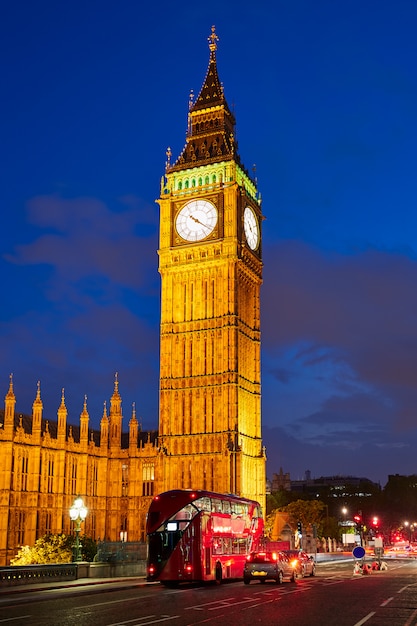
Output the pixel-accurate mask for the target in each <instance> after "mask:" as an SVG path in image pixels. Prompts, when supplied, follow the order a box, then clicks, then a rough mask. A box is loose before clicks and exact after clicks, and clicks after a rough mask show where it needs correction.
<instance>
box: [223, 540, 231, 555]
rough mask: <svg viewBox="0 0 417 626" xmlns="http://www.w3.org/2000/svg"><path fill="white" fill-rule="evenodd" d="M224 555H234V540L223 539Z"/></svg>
mask: <svg viewBox="0 0 417 626" xmlns="http://www.w3.org/2000/svg"><path fill="white" fill-rule="evenodd" d="M223 554H232V540H231V539H230V537H224V538H223Z"/></svg>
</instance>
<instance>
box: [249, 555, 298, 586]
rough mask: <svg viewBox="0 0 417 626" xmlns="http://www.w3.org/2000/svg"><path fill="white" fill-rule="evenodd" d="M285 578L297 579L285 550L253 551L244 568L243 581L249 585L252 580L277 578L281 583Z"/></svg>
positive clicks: (261, 580)
mask: <svg viewBox="0 0 417 626" xmlns="http://www.w3.org/2000/svg"><path fill="white" fill-rule="evenodd" d="M284 579H287V580H290V581H292V582H294V581H295V572H294V570H293V568H292V567H291V563H290V561H289V558H288V556H286V555H285V554H284V553H283V552H278V551H274V552H268V551H263V552H251V553H250V555H249V556H248V557H247V559H246V563H245V568H244V570H243V582H244V583H245V585H249V583H250V581H251V580H259V582H261V583H264V582H265V581H266V580H275V582H277V583H278V584H281V583H282V582H283V580H284Z"/></svg>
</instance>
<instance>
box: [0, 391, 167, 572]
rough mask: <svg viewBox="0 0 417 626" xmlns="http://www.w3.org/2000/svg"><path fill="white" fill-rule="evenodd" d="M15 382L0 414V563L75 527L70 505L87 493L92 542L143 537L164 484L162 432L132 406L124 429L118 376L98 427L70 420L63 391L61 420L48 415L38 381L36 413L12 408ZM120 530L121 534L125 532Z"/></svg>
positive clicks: (86, 527) (84, 418)
mask: <svg viewBox="0 0 417 626" xmlns="http://www.w3.org/2000/svg"><path fill="white" fill-rule="evenodd" d="M15 401H16V399H15V395H14V391H13V383H12V380H11V381H10V386H9V391H8V393H7V395H6V400H5V410H4V412H3V411H1V412H0V423H1V426H0V454H1V464H0V566H4V565H9V564H10V559H12V558H13V557H15V556H16V554H17V552H18V549H19V547H20V546H23V545H30V546H32V545H34V543H35V541H36V539H38V538H39V537H41V536H43V535H45V534H47V533H62V532H64V533H66V534H70V533H72V532H73V527H72V523H71V521H70V516H69V509H70V508H71V506H72V503H73V501H74V499H75V497H76V496H77V495H78V494H80V495H82V497H83V499H84V501H85V504H86V506H87V508H88V515H87V518H86V520H85V522H84V523H83V525H82V531H81V532H82V534H86V535H88V536H90V537H92V538H93V539H95V540H98V539H102V540H108V541H120V540H121V538H123V540H125V541H145V540H146V536H145V524H146V514H147V511H148V508H149V505H150V502H151V500H152V497H153V495H155V494H156V493H158V492H159V491H160V490H161V487H162V480H161V472H162V463H161V453H160V452H159V451H158V445H157V432H156V431H153V432H146V433H144V432H141V431H140V429H139V425H138V420H137V419H136V415H135V411H133V412H132V416H131V418H130V420H129V433H123V434H122V420H123V416H122V412H121V397H120V395H119V392H118V381H117V379H116V382H115V388H114V392H113V395H112V397H111V401H110V411H109V414H108V415H107V411H106V409H105V411H104V414H103V416H102V418H101V428H100V430H99V431H97V430H91V429H90V428H89V415H88V412H87V407H86V402H85V403H84V410H83V412H82V413H81V416H80V426H79V427H78V426H69V425H68V424H67V411H66V407H65V399H64V394H62V399H61V405H60V407H59V409H58V419H57V420H56V421H54V420H51V421H49V420H48V421H47V420H45V419H44V417H43V406H42V402H41V398H40V387H39V386H38V393H37V397H36V399H35V402H34V404H33V411H32V415H31V416H28V415H22V416H18V415H16V414H15V411H14V407H15ZM122 533H123V534H122Z"/></svg>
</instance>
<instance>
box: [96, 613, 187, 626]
mask: <svg viewBox="0 0 417 626" xmlns="http://www.w3.org/2000/svg"><path fill="white" fill-rule="evenodd" d="M149 617H155V616H154V615H148V616H147V617H137V618H136V619H131V620H128V621H125V622H115V623H114V624H108V626H124V625H125V624H130V623H131V622H134V623H135V624H137V625H138V626H147V625H148V624H159V623H161V622H166V621H167V620H170V619H178V618H179V617H180V616H179V615H161V617H160V618H158V619H153V620H152V621H150V622H143V621H142V620H144V619H148V618H149Z"/></svg>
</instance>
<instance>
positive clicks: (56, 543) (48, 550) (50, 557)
mask: <svg viewBox="0 0 417 626" xmlns="http://www.w3.org/2000/svg"><path fill="white" fill-rule="evenodd" d="M80 542H81V555H82V559H83V561H92V560H93V559H94V556H95V555H96V553H97V543H96V542H95V541H94V539H92V538H91V537H87V536H82V537H80ZM73 547H74V537H73V536H72V535H65V534H64V533H61V534H48V535H44V536H43V537H39V539H37V540H36V541H35V545H34V546H22V547H21V548H20V550H19V552H18V553H17V555H16V556H15V558H14V559H12V560H11V565H46V564H51V563H71V561H72V559H73Z"/></svg>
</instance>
